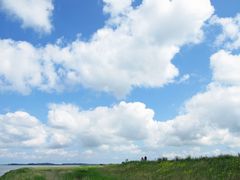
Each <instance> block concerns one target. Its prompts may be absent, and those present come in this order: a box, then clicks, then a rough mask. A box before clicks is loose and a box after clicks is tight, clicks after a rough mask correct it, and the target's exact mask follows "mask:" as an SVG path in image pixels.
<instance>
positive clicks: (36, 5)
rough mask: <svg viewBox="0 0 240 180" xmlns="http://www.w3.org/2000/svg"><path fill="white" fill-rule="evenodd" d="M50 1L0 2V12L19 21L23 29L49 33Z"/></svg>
mask: <svg viewBox="0 0 240 180" xmlns="http://www.w3.org/2000/svg"><path fill="white" fill-rule="evenodd" d="M53 9H54V6H53V1H52V0H0V10H2V11H4V12H6V13H7V14H8V15H9V16H11V17H13V18H14V19H18V20H20V21H21V24H22V27H23V28H33V29H34V30H36V31H38V32H45V33H50V32H51V30H52V24H51V16H52V11H53Z"/></svg>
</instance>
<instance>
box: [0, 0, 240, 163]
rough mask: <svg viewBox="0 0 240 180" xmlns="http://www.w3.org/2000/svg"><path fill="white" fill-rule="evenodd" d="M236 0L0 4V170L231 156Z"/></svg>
mask: <svg viewBox="0 0 240 180" xmlns="http://www.w3.org/2000/svg"><path fill="white" fill-rule="evenodd" d="M239 108H240V3H239V2H238V0H231V1H227V0H221V1H219V0H194V1H193V0H121V1H120V0H81V1H78V0H68V1H66V0H0V163H13V162H18V163H28V162H36V163H37V162H53V163H63V162H86V163H116V162H122V161H124V160H125V159H129V160H138V159H140V158H141V157H142V156H147V157H148V158H149V159H157V158H158V157H168V158H174V157H175V156H180V157H185V156H188V155H191V156H193V157H198V156H215V155H219V154H237V153H238V152H240V133H239V132H240V111H239Z"/></svg>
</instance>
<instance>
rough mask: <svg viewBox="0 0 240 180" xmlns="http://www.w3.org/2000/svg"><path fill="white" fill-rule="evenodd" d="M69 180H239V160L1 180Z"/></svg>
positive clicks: (14, 174) (57, 171)
mask: <svg viewBox="0 0 240 180" xmlns="http://www.w3.org/2000/svg"><path fill="white" fill-rule="evenodd" d="M44 179H46V180H48V179H49V180H55V179H56V180H58V179H59V180H61V179H62V180H72V179H86V180H87V179H97V180H101V179H104V180H105V179H106V180H108V179H109V180H111V179H114V180H115V179H116V180H118V179H119V180H121V179H130V180H131V179H132V180H142V179H149V180H151V179H153V180H155V179H177V180H178V179H182V180H188V179H189V180H192V179H193V180H194V179H199V180H202V179H203V180H204V179H206V180H208V179H216V180H221V179H222V180H226V179H231V180H234V179H236V180H239V179H240V158H239V157H233V156H221V157H216V158H199V159H190V158H188V159H184V160H175V161H166V160H164V161H147V162H139V161H135V162H127V163H123V164H118V165H106V166H95V167H69V168H65V167H59V168H47V167H46V168H23V169H18V170H13V171H10V172H8V173H6V174H5V175H4V176H2V177H1V178H0V180H44Z"/></svg>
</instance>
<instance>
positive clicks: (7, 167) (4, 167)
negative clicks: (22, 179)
mask: <svg viewBox="0 0 240 180" xmlns="http://www.w3.org/2000/svg"><path fill="white" fill-rule="evenodd" d="M63 166H64V167H66V166H69V167H73V166H74V167H75V166H76V167H77V166H80V165H61V166H59V165H56V166H54V165H49V166H44V165H39V166H38V165H34V166H30V165H0V176H2V175H4V174H5V173H6V172H8V171H11V170H15V169H20V168H26V167H27V168H28V167H29V168H31V167H63Z"/></svg>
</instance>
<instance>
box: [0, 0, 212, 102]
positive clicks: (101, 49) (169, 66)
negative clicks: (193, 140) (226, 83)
mask: <svg viewBox="0 0 240 180" xmlns="http://www.w3.org/2000/svg"><path fill="white" fill-rule="evenodd" d="M104 2H105V7H104V10H105V12H107V13H110V14H114V16H110V19H108V20H107V22H106V25H105V26H104V27H103V28H102V29H99V30H98V31H97V32H95V33H94V34H93V36H92V37H91V38H90V40H88V41H83V40H81V39H77V40H75V41H73V42H70V43H69V44H66V45H63V44H59V43H56V44H47V45H46V46H44V47H34V46H33V45H31V44H29V43H27V42H11V41H13V40H1V43H0V44H5V46H4V47H5V48H1V49H0V51H1V54H3V55H2V56H3V57H2V59H1V60H2V61H3V63H4V64H10V65H9V66H10V67H11V68H9V69H5V68H2V69H1V70H0V77H1V79H6V80H7V81H6V82H5V81H3V80H2V82H1V84H2V85H1V87H0V88H1V89H3V87H4V86H8V87H11V89H12V90H15V91H20V92H23V91H29V90H30V89H31V88H37V89H41V90H49V89H50V90H53V89H55V90H62V89H64V87H65V88H67V87H69V86H77V85H82V86H84V87H86V88H91V89H94V90H97V91H104V92H108V93H112V94H114V95H115V96H117V97H119V98H122V97H124V96H126V95H127V94H128V93H129V92H130V90H131V89H132V88H134V87H161V86H164V85H165V84H168V83H171V82H173V81H174V78H175V77H176V76H177V75H178V74H179V72H178V69H177V67H175V66H174V64H173V63H172V59H173V58H174V56H175V55H176V53H178V52H179V50H180V48H181V47H182V46H183V45H186V44H188V43H198V42H200V41H201V39H202V36H203V31H202V27H203V26H204V23H205V21H206V20H207V19H208V18H209V17H210V16H211V15H212V13H213V7H212V6H211V3H210V0H202V1H196V2H193V1H190V0H175V1H165V0H161V1H159V0H144V1H143V2H142V4H141V5H139V6H138V8H133V7H132V6H131V1H124V3H123V6H118V3H117V2H118V1H116V2H115V1H110V0H108V1H107V0H106V1H104ZM117 7H119V9H118V8H117ZM116 8H117V9H116ZM125 9H128V10H126V11H125ZM119 12H124V15H123V14H121V13H120V14H119ZM20 44H26V45H27V46H29V47H31V51H34V56H33V55H32V53H31V52H29V51H28V50H26V49H25V48H19V46H20ZM9 50H11V51H12V52H11V54H12V55H11V56H10V55H9V53H8V51H9ZM14 53H15V54H14ZM13 56H15V57H17V56H19V57H20V59H18V60H15V59H14V60H13V59H11V58H12V57H13ZM29 56H30V58H29V59H27V60H26V58H28V57H29ZM22 62H23V64H24V65H20V64H21V63H22ZM16 63H18V64H19V65H20V66H18V67H17V66H16ZM32 64H34V68H31V65H32ZM16 67H17V68H18V71H22V72H24V73H19V74H18V76H17V77H12V75H11V74H13V73H14V71H15V68H16ZM25 67H28V68H25ZM22 68H24V69H22ZM34 70H36V72H34V73H32V72H33V71H34ZM26 76H27V78H26ZM16 78H17V79H16ZM59 80H60V82H59ZM18 82H21V83H22V84H21V85H19V84H17V83H18ZM59 84H61V85H62V87H59V86H58V85H59ZM19 86H22V88H20V89H18V88H16V87H19ZM26 87H27V88H26Z"/></svg>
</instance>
